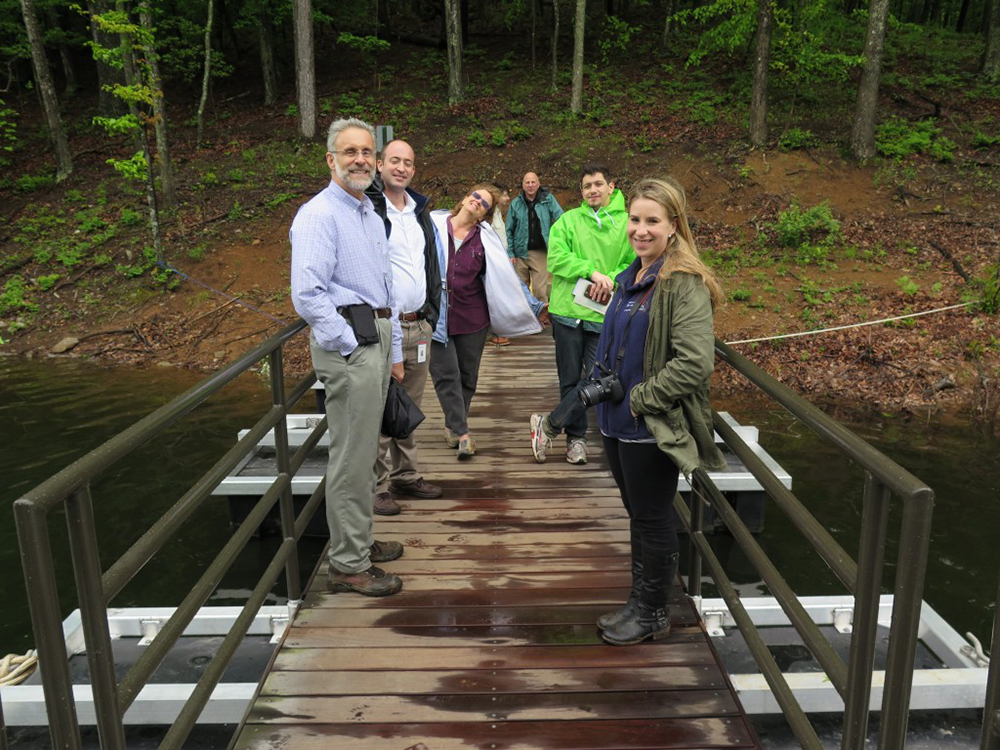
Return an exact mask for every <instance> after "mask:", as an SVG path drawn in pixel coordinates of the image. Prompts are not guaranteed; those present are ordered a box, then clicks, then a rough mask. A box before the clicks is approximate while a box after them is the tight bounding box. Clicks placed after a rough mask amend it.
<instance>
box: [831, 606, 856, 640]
mask: <svg viewBox="0 0 1000 750" xmlns="http://www.w3.org/2000/svg"><path fill="white" fill-rule="evenodd" d="M833 627H834V628H836V630H837V632H838V633H845V634H846V633H850V632H852V631H853V630H854V607H837V608H836V609H834V610H833Z"/></svg>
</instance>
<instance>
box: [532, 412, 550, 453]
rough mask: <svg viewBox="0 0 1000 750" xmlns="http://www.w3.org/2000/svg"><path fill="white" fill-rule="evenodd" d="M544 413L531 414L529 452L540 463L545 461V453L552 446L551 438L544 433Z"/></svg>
mask: <svg viewBox="0 0 1000 750" xmlns="http://www.w3.org/2000/svg"><path fill="white" fill-rule="evenodd" d="M544 423H545V415H544V414H532V415H531V421H530V422H529V424H530V425H531V453H532V455H533V456H534V457H535V460H536V461H538V463H540V464H544V463H545V453H546V451H548V449H549V448H551V447H552V438H550V437H549V436H548V435H546V434H545V427H544Z"/></svg>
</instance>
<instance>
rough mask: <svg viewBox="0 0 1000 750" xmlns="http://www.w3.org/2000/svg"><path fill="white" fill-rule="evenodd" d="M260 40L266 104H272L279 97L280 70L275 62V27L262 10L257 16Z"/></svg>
mask: <svg viewBox="0 0 1000 750" xmlns="http://www.w3.org/2000/svg"><path fill="white" fill-rule="evenodd" d="M257 32H258V39H259V41H260V69H261V73H262V75H263V77H264V104H265V105H267V106H271V105H272V104H274V102H275V100H276V99H277V98H278V70H277V68H276V67H275V64H274V29H273V27H272V26H271V19H270V18H268V16H267V13H265V12H264V11H261V13H260V15H259V16H258V18H257Z"/></svg>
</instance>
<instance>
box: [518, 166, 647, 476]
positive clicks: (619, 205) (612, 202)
mask: <svg viewBox="0 0 1000 750" xmlns="http://www.w3.org/2000/svg"><path fill="white" fill-rule="evenodd" d="M580 190H581V193H582V194H583V204H582V205H580V207H579V208H574V209H572V210H570V211H567V212H566V213H564V214H563V215H562V216H561V217H560V218H559V220H558V221H557V222H556V223H555V224H554V225H553V226H552V229H551V231H550V232H549V251H548V269H549V273H551V274H552V295H551V297H550V299H549V315H550V316H551V318H552V332H553V337H554V338H555V342H556V368H557V370H558V373H559V395H560V398H561V400H560V402H559V405H558V406H557V407H556V408H555V409H553V410H552V411H551V412H550V413H549V414H540V413H536V414H532V415H531V452H532V454H533V455H534V456H535V460H536V461H538V462H539V463H544V461H545V458H546V453H547V451H548V450H549V449H550V448H551V446H552V439H553V438H555V437H556V436H557V435H558V434H559V433H561V432H565V433H566V460H567V461H568V462H569V463H571V464H585V463H587V440H586V434H587V411H586V409H585V408H584V406H583V403H582V402H581V401H580V395H579V390H580V386H581V385H584V384H585V383H587V382H589V380H590V374H591V370H592V369H593V367H594V357H595V355H596V353H597V340H598V338H600V333H601V325H603V323H604V314H603V313H601V312H598V311H596V310H593V309H591V308H589V307H585V306H583V305H579V304H577V303H576V302H575V301H574V292H573V290H574V288H575V287H576V284H577V282H578V281H579V280H580V279H586V280H587V281H590V282H593V283H592V285H591V287H590V289H589V290H588V296H589V297H590V298H591V299H593V300H594V301H596V302H600V303H605V302H607V301H608V300H609V299H611V292H612V291H613V288H614V279H615V277H616V276H617V275H618V274H619V273H621V272H622V271H624V270H625V268H626V266H628V264H629V263H631V262H632V261H633V260H634V259H635V253H634V252H633V251H632V247H631V245H629V242H628V238H627V237H626V235H625V227H626V225H627V223H628V210H627V208H626V207H625V198H624V196H623V195H622V193H621V191H620V190H618V189H616V188H615V183H614V180H612V179H611V173H610V172H609V170H608V168H607V167H606V166H604V165H602V164H588V165H586V166H584V167H583V169H581V175H580Z"/></svg>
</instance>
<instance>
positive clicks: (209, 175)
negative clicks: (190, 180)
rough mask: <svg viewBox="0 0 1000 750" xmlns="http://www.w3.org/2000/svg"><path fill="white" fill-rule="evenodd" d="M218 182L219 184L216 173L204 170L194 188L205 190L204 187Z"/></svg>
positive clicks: (213, 185)
mask: <svg viewBox="0 0 1000 750" xmlns="http://www.w3.org/2000/svg"><path fill="white" fill-rule="evenodd" d="M218 184H219V177H218V175H216V174H215V172H211V171H209V172H205V174H203V175H202V176H201V177H200V178H199V179H198V184H197V185H195V188H197V189H198V190H205V189H206V188H210V187H215V186H216V185H218Z"/></svg>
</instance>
